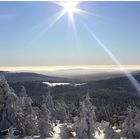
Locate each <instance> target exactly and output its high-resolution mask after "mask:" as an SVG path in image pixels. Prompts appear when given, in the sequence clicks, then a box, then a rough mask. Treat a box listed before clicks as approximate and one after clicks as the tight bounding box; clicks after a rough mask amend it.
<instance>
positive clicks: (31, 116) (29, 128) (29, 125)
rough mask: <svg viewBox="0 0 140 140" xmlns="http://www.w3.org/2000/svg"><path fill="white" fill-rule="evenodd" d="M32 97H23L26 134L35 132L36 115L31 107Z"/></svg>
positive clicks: (29, 134)
mask: <svg viewBox="0 0 140 140" xmlns="http://www.w3.org/2000/svg"><path fill="white" fill-rule="evenodd" d="M32 103H33V101H32V99H31V98H30V97H27V98H26V99H25V108H24V123H23V124H24V132H25V135H26V136H33V135H36V134H37V128H38V126H37V123H38V120H37V116H36V114H35V112H34V110H33V107H32Z"/></svg>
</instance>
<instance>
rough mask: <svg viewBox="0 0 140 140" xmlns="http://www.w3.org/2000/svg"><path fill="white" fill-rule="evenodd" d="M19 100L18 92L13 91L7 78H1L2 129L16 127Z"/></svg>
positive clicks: (0, 117) (0, 118)
mask: <svg viewBox="0 0 140 140" xmlns="http://www.w3.org/2000/svg"><path fill="white" fill-rule="evenodd" d="M17 100H18V97H17V96H16V94H15V93H14V92H13V91H11V89H10V87H9V85H8V83H7V81H6V79H5V78H4V77H1V78H0V104H1V109H0V110H1V113H0V130H4V129H8V128H9V127H11V126H13V127H16V124H17V123H16V117H17V108H18V106H17Z"/></svg>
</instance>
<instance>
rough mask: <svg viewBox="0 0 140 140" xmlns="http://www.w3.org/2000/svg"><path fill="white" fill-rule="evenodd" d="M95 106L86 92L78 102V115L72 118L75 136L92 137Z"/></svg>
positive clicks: (93, 133)
mask: <svg viewBox="0 0 140 140" xmlns="http://www.w3.org/2000/svg"><path fill="white" fill-rule="evenodd" d="M95 119H96V117H95V107H94V106H93V105H92V103H91V102H90V97H89V95H88V94H87V95H86V97H85V99H84V101H82V102H80V114H79V117H76V118H75V119H74V127H73V128H74V131H75V132H76V138H94V135H95V127H96V126H95Z"/></svg>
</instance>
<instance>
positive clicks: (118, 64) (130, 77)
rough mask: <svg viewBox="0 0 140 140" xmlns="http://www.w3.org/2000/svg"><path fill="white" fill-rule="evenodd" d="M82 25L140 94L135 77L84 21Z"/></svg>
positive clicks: (139, 86) (139, 85) (139, 87)
mask: <svg viewBox="0 0 140 140" xmlns="http://www.w3.org/2000/svg"><path fill="white" fill-rule="evenodd" d="M82 24H83V25H84V27H85V28H86V30H87V31H88V33H90V35H91V36H92V38H93V39H95V40H96V41H97V42H98V44H99V45H100V46H101V47H102V48H103V50H104V51H105V52H106V53H107V54H108V55H109V56H110V58H111V59H112V60H113V61H114V63H115V64H116V65H117V66H118V67H119V68H120V70H121V71H122V72H123V73H124V74H125V75H126V77H127V78H128V79H129V81H130V82H131V84H132V85H133V86H134V87H135V89H136V90H137V91H138V93H140V84H139V82H138V81H137V80H136V79H135V78H134V76H133V75H132V74H131V73H129V72H128V71H127V70H126V69H125V68H124V67H123V66H122V65H121V63H120V62H119V60H118V59H117V58H116V57H115V55H114V54H113V53H112V52H111V50H109V49H108V48H107V47H106V46H105V44H104V43H103V42H101V40H100V39H99V38H98V37H97V36H96V35H95V34H94V33H93V32H92V30H90V28H89V27H88V26H87V25H86V24H85V23H84V22H83V21H82Z"/></svg>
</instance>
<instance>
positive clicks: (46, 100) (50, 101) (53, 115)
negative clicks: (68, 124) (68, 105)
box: [42, 87, 56, 122]
mask: <svg viewBox="0 0 140 140" xmlns="http://www.w3.org/2000/svg"><path fill="white" fill-rule="evenodd" d="M50 92H51V91H50V87H49V88H48V92H47V93H46V94H45V95H43V100H42V104H46V106H47V109H48V110H49V111H50V113H51V114H50V115H51V120H52V121H54V122H55V118H56V110H55V107H54V102H53V98H52V96H51V94H50Z"/></svg>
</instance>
